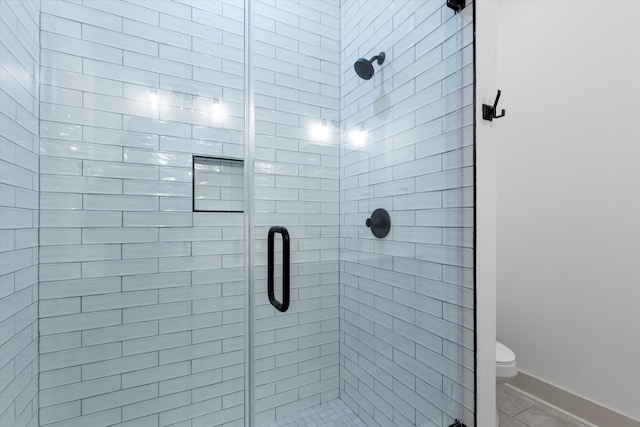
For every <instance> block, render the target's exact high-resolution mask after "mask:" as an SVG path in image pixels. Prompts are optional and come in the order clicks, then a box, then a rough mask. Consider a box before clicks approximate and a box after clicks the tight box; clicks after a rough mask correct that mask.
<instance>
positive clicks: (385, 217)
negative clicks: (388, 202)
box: [365, 208, 391, 239]
mask: <svg viewBox="0 0 640 427" xmlns="http://www.w3.org/2000/svg"><path fill="white" fill-rule="evenodd" d="M365 225H366V226H367V227H369V228H371V232H372V233H373V235H374V236H376V237H378V238H380V239H382V238H383V237H386V236H387V234H389V229H390V228H391V217H390V216H389V212H387V211H386V210H385V209H382V208H379V209H376V210H375V211H373V213H372V214H371V217H370V218H367V220H366V221H365Z"/></svg>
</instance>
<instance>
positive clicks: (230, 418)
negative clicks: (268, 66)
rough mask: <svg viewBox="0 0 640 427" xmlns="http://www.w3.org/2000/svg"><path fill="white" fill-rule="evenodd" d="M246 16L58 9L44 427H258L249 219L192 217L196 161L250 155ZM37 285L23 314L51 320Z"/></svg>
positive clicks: (49, 84)
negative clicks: (251, 414) (247, 402)
mask: <svg viewBox="0 0 640 427" xmlns="http://www.w3.org/2000/svg"><path fill="white" fill-rule="evenodd" d="M1 4H2V5H3V6H2V7H3V8H4V9H3V10H2V17H3V18H2V19H3V21H4V20H5V16H9V15H5V10H6V8H7V2H6V1H5V0H2V3H1ZM8 4H9V5H11V8H14V9H15V8H16V7H17V6H19V5H20V4H21V3H20V2H8ZM33 4H35V3H33ZM27 5H29V4H27ZM243 16H244V15H243V9H242V3H239V2H237V1H233V0H229V1H192V2H183V1H171V0H164V1H149V0H141V1H133V0H132V1H114V0H84V1H82V2H80V1H62V0H43V1H42V15H41V17H42V21H41V22H42V24H41V32H40V34H39V35H40V37H41V40H42V50H41V54H42V64H41V65H42V67H41V69H40V72H41V83H42V86H41V93H42V99H41V103H40V119H41V127H40V132H41V136H42V144H41V145H40V155H41V158H40V160H41V164H42V174H41V177H40V178H41V179H40V191H41V193H40V203H41V209H42V211H41V222H40V227H41V233H42V236H41V240H40V244H41V249H40V258H41V260H42V262H41V264H40V298H41V301H40V302H41V304H40V318H41V323H40V324H41V328H40V334H41V340H42V346H41V347H40V353H41V359H40V408H41V412H40V425H41V426H49V425H61V426H62V425H64V426H89V425H90V426H103V425H105V426H106V425H114V424H118V425H123V426H124V425H127V426H136V427H141V426H166V425H192V426H217V425H225V426H236V425H243V422H242V419H243V417H244V395H243V390H244V380H243V375H244V365H243V363H244V339H243V334H244V323H243V319H244V315H243V310H244V307H243V289H244V286H243V279H244V272H243V259H244V256H243V255H244V254H243V251H244V249H243V239H244V233H243V225H244V223H243V216H242V215H243V214H242V213H233V214H229V213H192V182H191V181H192V177H191V173H192V155H194V154H195V155H208V156H223V157H239V158H242V157H243V155H244V95H243V90H244V87H243V86H244V83H243V78H244V77H243V67H244V65H243V33H244V18H243ZM33 19H35V21H34V24H33V25H35V27H34V29H33V30H30V32H29V33H28V34H32V33H33V36H34V38H35V41H36V42H37V40H38V31H37V22H38V17H37V13H35V15H34V17H33ZM9 24H11V25H12V26H13V27H12V28H15V22H12V23H7V25H9ZM21 31H23V30H21ZM3 34H4V31H3ZM34 43H35V42H34ZM34 46H35V49H36V53H35V56H34V57H35V58H38V54H37V44H34ZM28 47H31V46H28ZM26 53H27V52H25V54H26ZM25 54H23V56H24V55H25ZM2 64H3V66H4V65H5V59H4V51H3V59H2ZM30 67H32V68H35V72H36V73H37V71H38V67H37V64H36V65H35V66H32V65H31V66H30ZM27 69H30V68H27ZM11 71H12V72H13V70H11ZM36 75H37V74H36ZM26 83H29V82H26ZM23 84H24V83H23ZM3 88H4V81H3ZM16 90H17V92H16V95H13V96H11V97H10V98H7V99H9V100H10V99H17V100H21V99H26V100H28V101H29V104H28V106H27V107H21V110H19V112H18V114H19V115H20V117H19V118H18V119H19V121H23V122H24V123H23V124H22V127H19V126H16V125H14V126H13V127H11V128H9V129H14V128H15V129H16V131H15V132H20V135H22V134H25V135H29V136H30V139H29V140H28V141H29V144H30V146H29V149H30V150H31V151H34V148H35V149H36V150H37V138H36V136H37V102H38V100H37V99H31V98H26V95H28V94H29V93H28V91H26V90H24V89H20V88H19V87H17V89H16ZM34 93H35V94H37V86H36V90H35V92H34ZM11 95H12V94H11ZM17 96H20V97H21V98H16V97H17ZM5 105H6V106H7V107H10V108H13V109H14V113H13V114H14V116H15V109H16V107H15V103H14V104H13V105H14V106H13V107H11V104H9V103H4V97H3V113H4V107H5ZM34 105H35V107H34ZM34 108H35V109H36V110H35V111H32V110H33V109H34ZM29 111H31V114H32V115H33V116H35V120H34V119H31V120H29V121H27V120H26V116H27V114H26V113H27V112H29ZM4 114H7V113H4ZM14 116H11V115H7V117H9V118H12V117H14ZM2 117H4V116H2ZM21 117H25V119H22V118H21ZM31 124H33V126H35V128H34V129H33V131H32V132H30V133H29V132H28V131H29V126H30V125H31ZM24 126H27V127H26V128H23V127H24ZM3 129H4V126H3ZM31 134H33V135H31ZM3 137H4V135H3ZM4 141H5V140H3V144H5V142H4ZM3 147H4V145H3ZM3 153H4V151H3ZM22 157H23V158H24V160H23V161H21V162H22V163H20V167H21V169H20V173H21V175H20V176H22V175H24V179H25V181H24V182H23V183H21V184H20V185H15V184H12V185H13V186H12V187H7V190H11V191H12V192H15V191H17V190H18V188H19V187H20V191H21V192H23V190H22V187H25V188H28V189H29V191H33V190H36V191H37V185H38V179H37V176H36V177H35V179H34V178H33V177H32V176H31V175H33V174H34V173H37V155H36V157H35V159H36V160H35V161H29V162H27V161H26V160H27V157H25V156H22ZM32 164H35V165H36V168H35V169H33V168H32V167H31V165H32ZM3 167H4V163H3ZM11 175H12V176H14V177H15V176H17V175H15V174H13V173H12V174H11ZM14 179H15V178H14ZM27 181H28V182H27ZM3 188H4V186H3ZM12 194H13V193H12ZM36 194H37V193H36ZM21 199H23V197H22V196H21ZM24 199H25V200H26V198H24ZM33 199H34V201H35V202H34V204H33V206H31V205H29V206H22V204H20V205H17V206H11V207H10V208H7V209H10V212H11V213H12V214H14V211H17V209H20V212H17V213H18V215H15V217H16V220H19V221H20V222H19V224H18V225H16V226H14V228H22V227H25V228H29V227H33V226H34V225H35V224H34V223H33V222H32V221H37V216H35V215H36V214H35V213H34V214H33V215H34V217H33V220H32V219H31V215H32V213H31V211H27V210H25V209H37V196H34V197H33ZM4 200H5V198H4V196H3V205H4ZM7 200H8V199H7ZM226 200H229V201H232V202H233V203H231V204H230V206H224V202H222V203H223V205H222V206H221V207H222V208H229V210H238V209H237V195H236V194H233V195H228V197H227V199H226ZM240 200H241V199H240ZM12 203H13V202H12ZM20 203H23V202H20ZM26 213H28V214H29V215H30V216H29V220H28V221H27V219H26V218H25V215H24V214H26ZM4 223H5V221H4V220H3V224H4ZM12 233H13V232H12ZM7 236H9V234H7ZM11 236H13V234H11ZM17 236H18V235H17V234H16V238H17ZM12 238H13V237H12ZM20 239H21V240H20V245H21V246H20V248H19V249H20V251H16V255H14V256H13V258H15V259H16V262H15V264H16V266H19V268H20V269H25V268H27V266H28V265H31V264H32V263H33V262H34V261H37V256H36V255H37V254H32V253H31V252H32V251H33V250H32V249H24V248H28V247H30V246H28V245H27V246H26V247H25V246H24V243H22V240H23V238H22V237H20ZM4 240H5V239H4V234H3V241H4ZM36 245H37V240H34V243H33V246H36ZM24 251H28V252H29V253H28V254H27V253H26V252H25V253H24V254H23V252H24ZM7 254H8V255H11V254H13V252H7ZM3 255H4V252H3ZM23 255H24V256H23ZM26 255H28V256H26ZM3 259H4V257H3ZM8 259H9V258H7V260H8ZM23 259H24V261H25V262H27V261H28V264H24V266H23V263H22V261H21V262H20V263H19V265H18V260H23ZM32 268H35V267H32ZM3 271H5V269H4V266H3ZM21 271H22V270H21ZM24 271H27V270H24ZM15 274H16V275H17V274H18V272H16V273H15ZM22 276H23V278H22V279H21V281H20V283H19V284H18V280H17V279H16V281H15V287H16V290H20V291H21V292H18V293H16V296H15V297H11V296H8V298H9V299H7V302H9V301H10V300H11V301H13V300H15V302H12V303H11V305H12V306H13V307H21V306H22V305H23V304H26V305H25V307H26V306H27V305H28V304H33V301H32V298H34V296H35V292H34V293H33V295H34V296H33V297H32V290H31V289H28V288H27V289H25V290H24V291H22V289H23V288H25V287H26V285H28V284H29V283H26V282H24V281H25V280H27V278H28V277H31V276H33V282H32V283H35V278H36V277H37V276H35V274H34V275H31V276H28V275H26V274H24V273H22ZM13 277H14V274H13V273H11V274H8V275H7V283H9V282H8V280H11V282H10V285H7V286H11V287H12V288H13V286H14V282H13ZM16 277H17V276H16ZM4 278H5V277H4V276H3V279H4ZM4 283H5V282H3V296H4V289H5V286H4ZM34 286H35V285H34ZM18 287H19V288H18ZM7 289H8V288H7ZM25 292H28V298H27V299H28V301H27V302H28V304H27V302H24V300H25V297H27V295H26V294H25ZM3 301H4V300H3ZM21 310H22V308H21ZM25 310H26V308H25ZM32 311H34V310H32ZM2 312H3V314H4V313H5V310H4V309H3V311H2ZM16 316H17V315H16ZM33 316H34V318H35V311H34V314H33ZM15 318H20V325H19V328H20V329H22V328H24V327H25V326H26V324H24V322H25V320H26V316H25V315H22V316H18V317H15ZM12 319H14V317H10V319H9V320H8V322H12V323H10V324H9V323H7V322H5V323H3V324H2V325H3V334H2V337H3V341H4V337H5V334H4V326H5V325H6V326H7V327H9V326H11V327H12V328H13V320H12ZM15 328H16V330H18V329H17V328H18V323H16V326H15ZM36 333H37V331H36V330H35V327H34V330H33V331H31V329H28V330H27V335H28V338H29V339H26V338H27V337H23V336H22V335H24V333H23V334H22V335H19V336H18V338H17V339H13V340H10V341H8V345H10V346H16V345H18V343H20V345H23V344H22V343H23V342H24V343H27V344H28V342H29V340H30V339H31V336H32V335H33V336H34V337H35V334H36ZM13 342H15V344H14V343H13ZM24 347H25V350H22V351H23V353H25V354H24V356H25V357H24V358H22V359H21V360H30V359H27V358H26V356H28V355H29V354H31V353H29V352H33V354H34V355H35V354H37V353H36V350H35V346H33V345H31V346H26V345H24ZM16 348H17V347H16ZM3 354H4V348H3ZM20 356H21V357H22V356H23V354H21V355H20ZM3 363H4V361H3ZM12 363H13V362H12ZM11 366H12V369H14V368H13V365H11ZM15 369H16V377H17V378H18V374H19V373H20V371H18V369H20V370H21V371H22V370H23V369H24V366H23V365H20V366H18V365H16V366H15ZM28 371H29V373H30V375H31V371H33V372H34V374H33V375H35V373H36V372H37V366H34V367H29V370H28ZM33 375H31V376H29V377H26V376H25V375H24V374H21V376H20V377H19V378H24V379H20V384H21V385H20V387H24V386H25V385H26V383H27V382H28V381H29V379H30V378H32V377H33ZM25 381H26V382H25ZM3 383H4V372H3ZM23 383H24V384H23ZM34 387H35V386H34ZM36 388H37V387H36ZM34 393H35V392H34ZM16 402H18V403H21V404H22V405H23V406H22V407H21V408H17V407H16V408H15V411H16V414H17V415H19V413H20V412H18V409H19V410H20V411H22V409H23V407H24V405H25V403H24V402H25V399H22V398H21V399H20V400H18V401H16ZM3 403H4V401H3ZM35 406H37V403H36V404H35ZM12 410H13V409H12ZM30 410H31V409H30ZM3 421H4V419H3ZM0 424H2V425H3V426H4V425H5V423H4V422H1V423H0ZM7 425H11V423H9V424H7ZM16 425H17V424H16Z"/></svg>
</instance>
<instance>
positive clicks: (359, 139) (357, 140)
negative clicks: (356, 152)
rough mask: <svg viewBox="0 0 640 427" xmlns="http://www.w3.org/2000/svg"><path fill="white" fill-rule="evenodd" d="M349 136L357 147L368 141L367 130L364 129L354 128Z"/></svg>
mask: <svg viewBox="0 0 640 427" xmlns="http://www.w3.org/2000/svg"><path fill="white" fill-rule="evenodd" d="M349 137H350V139H351V142H353V145H354V146H356V147H362V146H363V145H364V144H365V143H366V142H367V132H365V131H364V130H362V129H353V130H352V131H351V134H350V135H349Z"/></svg>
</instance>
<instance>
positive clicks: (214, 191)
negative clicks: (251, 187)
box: [193, 156, 244, 212]
mask: <svg viewBox="0 0 640 427" xmlns="http://www.w3.org/2000/svg"><path fill="white" fill-rule="evenodd" d="M193 211H194V212H244V160H242V159H233V158H227V157H205V156H193Z"/></svg>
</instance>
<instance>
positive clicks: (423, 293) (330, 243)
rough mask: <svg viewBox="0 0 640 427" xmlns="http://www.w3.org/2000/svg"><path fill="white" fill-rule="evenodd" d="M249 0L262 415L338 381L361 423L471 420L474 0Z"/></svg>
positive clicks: (258, 414)
mask: <svg viewBox="0 0 640 427" xmlns="http://www.w3.org/2000/svg"><path fill="white" fill-rule="evenodd" d="M251 7H252V9H253V10H252V13H253V18H254V22H255V25H254V26H252V31H253V46H254V47H253V51H252V55H251V58H252V61H253V63H252V64H251V70H252V73H253V79H254V85H255V90H254V93H255V99H254V102H255V141H254V143H255V147H254V149H253V155H254V159H252V164H253V165H254V170H253V172H254V173H255V176H254V177H253V179H254V182H255V188H254V192H255V198H254V201H253V203H254V206H253V209H252V213H253V215H254V218H253V220H254V227H253V229H252V233H253V237H252V244H253V250H254V266H253V268H254V271H253V272H254V280H253V281H252V283H251V286H252V289H251V292H252V294H251V295H252V298H253V304H252V306H251V308H252V310H253V316H254V323H253V328H254V332H255V333H254V335H253V337H252V338H253V340H254V358H253V359H252V361H251V362H250V363H253V369H254V371H255V375H254V376H252V380H253V382H254V384H253V389H252V392H253V393H254V396H253V401H254V402H255V406H254V411H253V414H255V425H257V426H260V425H265V424H268V423H270V422H271V421H273V420H277V419H281V418H283V417H286V416H288V415H290V414H292V413H294V412H298V411H301V410H304V409H307V408H309V407H312V406H316V405H319V404H322V403H325V402H328V401H331V400H333V399H337V398H339V399H341V400H342V401H344V403H346V405H347V406H348V407H349V408H350V409H351V410H353V411H354V412H355V413H356V414H357V416H358V417H359V418H360V419H361V420H362V422H363V423H364V424H365V425H367V426H379V425H380V426H386V425H407V426H411V425H429V426H448V425H450V424H452V423H454V421H455V419H459V420H461V421H463V422H464V423H465V424H466V425H467V426H471V425H474V415H473V413H474V397H473V396H474V373H473V369H474V367H473V365H474V353H473V351H474V348H473V345H474V343H473V340H474V332H473V328H474V325H473V304H474V293H473V285H474V277H473V276H474V275H473V185H474V183H473V119H472V108H473V96H472V94H473V63H472V58H473V55H472V43H471V42H472V10H471V6H469V7H468V9H467V10H465V11H463V13H461V14H458V15H454V13H453V12H452V11H451V10H450V9H448V8H447V7H446V5H445V4H444V2H439V1H438V2H433V1H424V2H422V1H409V2H406V1H391V0H389V1H377V2H374V1H360V2H351V1H342V2H337V1H326V2H317V1H289V0H284V1H277V2H271V1H266V0H265V1H255V2H251ZM381 51H384V52H385V56H386V58H385V61H384V62H383V64H381V65H379V64H377V62H374V64H373V65H374V71H375V74H374V76H373V78H372V79H370V80H362V79H360V78H359V77H358V76H357V74H356V73H355V72H354V62H356V60H357V59H358V58H366V59H369V58H371V57H372V56H374V55H377V54H379V53H380V52H381ZM378 208H382V209H385V210H387V211H388V213H389V215H390V218H391V228H390V232H389V234H388V235H387V236H385V237H383V238H377V237H376V236H374V235H373V234H372V232H371V229H370V228H368V227H367V225H366V223H367V219H368V218H370V216H371V213H372V212H373V211H374V210H376V209H378ZM287 248H288V249H289V254H288V255H289V256H288V258H289V262H288V271H287V259H286V258H287V256H286V255H287V254H286V253H284V251H286V249H287ZM270 259H272V260H273V266H272V267H271V268H270V267H269V260H270ZM287 272H288V274H289V277H288V278H287V277H284V276H285V275H286V274H287ZM270 276H271V277H272V279H270ZM270 281H271V283H272V284H273V288H274V289H273V292H272V293H271V295H269V294H270V292H269V289H270ZM287 284H288V287H289V289H286V287H287ZM287 294H288V297H289V298H288V301H284V300H285V299H287ZM283 303H284V305H288V307H287V309H286V311H281V309H282V308H283V307H282V304H283ZM287 303H288V304H287Z"/></svg>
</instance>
